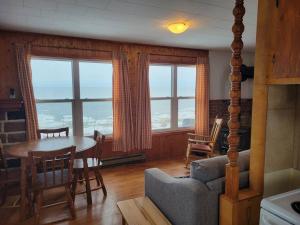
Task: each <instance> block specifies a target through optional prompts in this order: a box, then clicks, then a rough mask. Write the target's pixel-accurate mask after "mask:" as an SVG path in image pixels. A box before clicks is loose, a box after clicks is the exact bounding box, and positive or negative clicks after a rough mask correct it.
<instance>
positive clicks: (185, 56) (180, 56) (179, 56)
mask: <svg viewBox="0 0 300 225" xmlns="http://www.w3.org/2000/svg"><path fill="white" fill-rule="evenodd" d="M149 55H155V56H170V57H178V58H182V57H184V58H197V57H198V56H187V55H167V54H157V53H156V54H152V53H149Z"/></svg>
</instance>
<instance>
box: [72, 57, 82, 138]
mask: <svg viewBox="0 0 300 225" xmlns="http://www.w3.org/2000/svg"><path fill="white" fill-rule="evenodd" d="M72 65H73V96H74V101H73V127H74V135H76V136H82V135H83V118H82V117H83V113H82V101H81V99H80V80H79V61H78V60H73V61H72Z"/></svg>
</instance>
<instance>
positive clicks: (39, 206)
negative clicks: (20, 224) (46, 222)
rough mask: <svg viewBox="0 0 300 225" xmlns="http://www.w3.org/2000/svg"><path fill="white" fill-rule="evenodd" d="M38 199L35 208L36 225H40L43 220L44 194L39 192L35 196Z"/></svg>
mask: <svg viewBox="0 0 300 225" xmlns="http://www.w3.org/2000/svg"><path fill="white" fill-rule="evenodd" d="M35 198H36V207H35V224H36V225H38V224H40V218H41V209H42V204H43V192H42V191H39V192H37V193H36V194H35Z"/></svg>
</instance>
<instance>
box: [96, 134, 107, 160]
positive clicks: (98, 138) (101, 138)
mask: <svg viewBox="0 0 300 225" xmlns="http://www.w3.org/2000/svg"><path fill="white" fill-rule="evenodd" d="M94 140H95V141H96V142H97V145H96V151H95V158H97V159H98V160H101V155H102V148H103V144H104V141H105V135H103V134H101V132H100V131H98V130H95V131H94ZM99 162H100V161H99Z"/></svg>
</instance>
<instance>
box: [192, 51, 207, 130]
mask: <svg viewBox="0 0 300 225" xmlns="http://www.w3.org/2000/svg"><path fill="white" fill-rule="evenodd" d="M195 132H196V134H199V135H209V60H208V56H203V57H198V58H197V65H196V124H195Z"/></svg>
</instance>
